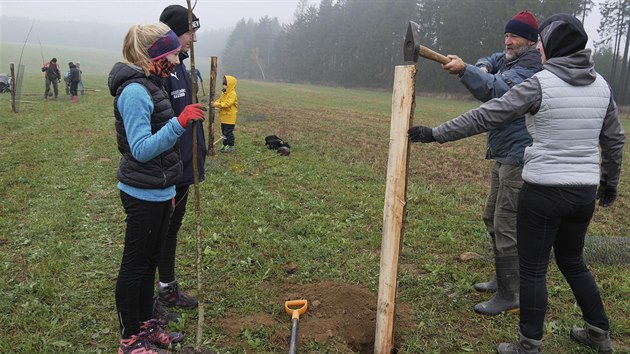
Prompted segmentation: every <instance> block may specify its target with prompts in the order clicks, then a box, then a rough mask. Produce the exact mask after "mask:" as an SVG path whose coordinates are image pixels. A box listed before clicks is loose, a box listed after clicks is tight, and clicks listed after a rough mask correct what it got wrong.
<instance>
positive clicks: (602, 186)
mask: <svg viewBox="0 0 630 354" xmlns="http://www.w3.org/2000/svg"><path fill="white" fill-rule="evenodd" d="M616 198H617V188H615V187H611V186H609V185H608V184H607V183H606V181H600V182H599V188H597V199H598V200H599V206H601V207H604V208H606V207H609V206H611V205H612V204H613V203H614V202H615V199H616Z"/></svg>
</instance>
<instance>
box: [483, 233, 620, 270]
mask: <svg viewBox="0 0 630 354" xmlns="http://www.w3.org/2000/svg"><path fill="white" fill-rule="evenodd" d="M483 238H484V239H485V240H486V241H487V243H486V244H487V245H488V247H484V249H483V253H482V254H481V258H482V259H484V260H487V261H493V260H494V254H493V252H492V248H491V247H490V246H491V244H490V242H491V240H490V237H488V236H487V235H485V234H484V235H483ZM551 259H552V260H554V259H555V256H554V252H551ZM584 260H585V261H586V262H587V263H589V264H593V263H599V264H630V237H624V236H589V235H586V238H585V239H584Z"/></svg>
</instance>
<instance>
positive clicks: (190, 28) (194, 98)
mask: <svg viewBox="0 0 630 354" xmlns="http://www.w3.org/2000/svg"><path fill="white" fill-rule="evenodd" d="M186 4H187V5H188V31H189V32H190V33H194V32H193V31H194V29H193V25H192V19H193V17H192V10H193V8H194V6H191V4H190V0H186ZM195 5H197V1H195ZM190 74H191V78H190V81H191V83H192V92H191V95H192V101H193V103H198V102H199V100H198V99H197V80H195V75H196V73H195V46H194V41H193V40H192V39H191V40H190ZM197 124H198V123H197V121H193V122H192V136H193V141H192V164H193V181H194V189H195V230H196V244H197V258H196V262H195V263H196V266H197V297H198V298H199V305H198V306H197V311H198V319H197V341H196V344H195V349H196V350H197V351H199V350H200V349H201V343H202V340H201V339H202V335H203V321H204V313H203V303H204V296H203V291H202V287H201V255H202V252H201V241H202V239H201V217H200V214H201V207H200V204H199V197H200V193H199V166H198V164H197V158H198V156H197V155H198V152H197V144H198V142H197Z"/></svg>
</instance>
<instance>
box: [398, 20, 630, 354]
mask: <svg viewBox="0 0 630 354" xmlns="http://www.w3.org/2000/svg"><path fill="white" fill-rule="evenodd" d="M539 31H540V40H539V41H538V44H537V46H536V48H537V49H538V51H539V52H540V54H541V61H542V63H543V70H542V71H540V72H538V73H536V74H535V75H534V76H533V77H531V78H529V79H527V80H525V81H524V82H522V83H521V84H519V85H516V86H514V87H513V88H512V89H511V90H510V91H508V92H507V93H506V94H505V95H503V97H501V98H496V99H493V100H490V101H488V102H486V103H484V104H482V105H481V106H480V107H479V108H477V109H474V110H471V111H468V112H466V113H464V114H462V115H460V116H459V117H457V118H455V119H453V120H450V121H448V122H446V123H443V124H441V125H440V126H438V127H436V128H433V129H431V128H429V127H424V126H415V127H412V128H411V129H409V132H408V133H409V139H410V140H411V141H414V142H416V141H418V142H422V143H429V142H433V141H437V142H439V143H445V142H447V141H454V140H459V139H463V138H466V137H469V136H472V135H475V134H479V133H483V132H486V131H489V130H492V129H496V128H498V127H501V126H505V125H506V124H510V122H513V121H515V120H518V119H521V116H523V115H525V116H526V124H527V129H528V131H529V132H530V134H531V136H532V137H533V141H532V143H531V144H530V145H529V146H528V147H527V149H526V150H525V166H524V168H523V180H524V184H523V188H522V189H521V192H520V194H519V199H518V214H517V220H518V222H517V235H518V255H519V267H520V277H521V278H520V318H519V335H518V339H517V341H516V342H514V343H501V344H499V346H498V347H497V352H498V353H500V354H518V353H542V349H541V346H542V337H543V332H544V320H545V313H546V312H547V283H546V276H547V268H548V266H549V260H550V253H551V249H552V248H553V250H554V256H555V260H556V263H557V265H558V269H560V272H562V275H563V276H564V278H565V280H566V281H567V283H569V286H570V287H571V291H572V292H573V295H574V296H575V299H576V302H577V305H578V306H579V307H580V309H581V311H582V318H583V320H584V322H585V324H584V326H583V327H575V328H573V329H572V330H571V331H570V337H571V338H572V339H573V340H575V341H577V342H578V343H580V344H583V345H586V346H589V347H591V348H593V349H595V350H596V351H597V352H599V353H612V352H613V349H612V343H611V340H610V333H609V322H608V316H607V315H606V311H605V310H604V305H603V303H602V299H601V296H600V292H599V289H598V287H597V284H596V283H595V279H594V278H593V275H592V274H591V272H590V270H589V269H588V267H587V266H586V263H585V261H584V257H583V251H584V237H585V235H586V231H587V229H588V226H589V224H590V222H591V218H592V217H593V212H594V211H595V203H596V200H599V205H600V206H601V207H609V206H610V205H612V204H613V202H614V201H615V199H616V197H617V185H618V183H619V176H620V174H621V163H622V160H623V147H624V143H625V133H624V130H623V127H622V125H621V122H620V120H619V113H618V111H617V105H616V103H615V101H614V99H613V95H612V89H611V88H610V86H609V84H608V83H607V82H606V80H605V79H604V78H603V77H602V76H601V75H599V74H598V73H597V72H596V71H595V68H594V66H593V62H592V60H591V50H590V49H585V46H586V43H587V41H588V36H587V35H586V32H585V31H584V27H583V26H582V23H581V22H580V21H579V20H578V19H577V18H575V17H574V16H571V15H568V14H556V15H553V16H551V17H549V18H547V19H546V20H545V21H543V23H542V24H541V25H540V28H539Z"/></svg>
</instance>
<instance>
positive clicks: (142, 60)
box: [108, 23, 204, 353]
mask: <svg viewBox="0 0 630 354" xmlns="http://www.w3.org/2000/svg"><path fill="white" fill-rule="evenodd" d="M179 50H180V44H179V40H178V38H177V35H176V34H175V33H174V32H173V31H171V30H170V29H169V27H168V26H167V25H165V24H163V23H158V24H145V25H134V26H131V28H129V31H128V32H127V35H126V36H125V40H124V44H123V50H122V52H123V57H124V60H123V61H121V62H118V63H116V64H114V67H113V68H112V70H111V72H110V73H109V78H108V87H109V90H110V94H111V95H112V96H114V116H115V118H116V121H115V128H116V137H117V142H118V151H119V152H120V153H121V155H122V157H121V159H120V164H119V167H118V173H117V177H118V189H120V199H121V201H122V205H123V207H124V209H125V214H126V215H127V218H126V230H125V245H124V250H123V255H122V260H121V264H120V270H119V273H118V279H117V281H116V309H117V312H118V323H119V324H120V334H121V336H122V339H121V341H120V346H119V349H118V352H119V353H161V352H163V351H158V349H157V348H156V345H157V346H159V347H168V346H169V345H171V344H173V343H177V342H180V341H181V340H182V339H183V336H182V335H181V334H179V333H168V332H166V331H165V330H164V326H165V325H166V322H163V321H160V320H158V319H155V318H153V302H154V300H153V290H154V287H155V272H156V269H157V266H158V262H159V261H160V258H161V256H162V251H163V245H164V242H165V240H166V234H167V231H168V225H169V222H170V220H171V214H172V213H173V209H174V204H175V200H174V198H175V185H176V183H177V182H178V181H179V180H180V179H181V177H182V161H181V158H180V154H179V146H178V140H179V137H180V136H181V135H182V134H184V132H185V131H186V127H187V126H188V124H189V123H190V122H191V121H193V120H195V119H203V117H204V114H203V111H202V110H201V106H200V105H199V104H191V105H188V106H186V107H185V108H184V109H183V110H182V112H181V113H180V114H179V115H177V116H176V115H175V113H174V111H173V108H172V107H171V103H170V101H169V99H168V98H169V97H168V95H167V93H166V91H165V90H164V86H163V83H164V80H165V79H167V78H168V77H169V76H170V74H171V73H172V72H173V70H174V69H175V66H176V65H177V64H179V57H178V55H179Z"/></svg>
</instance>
